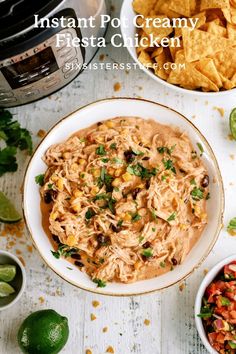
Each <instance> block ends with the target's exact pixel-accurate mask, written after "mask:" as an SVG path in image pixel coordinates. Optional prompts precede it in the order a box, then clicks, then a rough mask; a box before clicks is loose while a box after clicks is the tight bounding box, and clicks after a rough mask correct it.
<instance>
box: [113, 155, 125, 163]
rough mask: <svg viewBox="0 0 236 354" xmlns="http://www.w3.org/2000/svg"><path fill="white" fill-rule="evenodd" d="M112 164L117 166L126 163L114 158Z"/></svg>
mask: <svg viewBox="0 0 236 354" xmlns="http://www.w3.org/2000/svg"><path fill="white" fill-rule="evenodd" d="M112 162H113V163H116V164H123V163H124V161H123V160H121V159H119V158H118V157H114V158H113V159H112Z"/></svg>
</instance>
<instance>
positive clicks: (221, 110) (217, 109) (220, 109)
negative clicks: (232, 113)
mask: <svg viewBox="0 0 236 354" xmlns="http://www.w3.org/2000/svg"><path fill="white" fill-rule="evenodd" d="M213 109H214V110H216V111H218V112H219V113H220V115H221V117H222V118H223V117H224V115H225V110H224V108H221V107H213Z"/></svg>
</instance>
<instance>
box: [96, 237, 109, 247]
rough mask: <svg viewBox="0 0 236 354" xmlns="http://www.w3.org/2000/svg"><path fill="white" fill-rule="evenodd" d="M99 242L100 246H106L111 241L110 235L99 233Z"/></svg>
mask: <svg viewBox="0 0 236 354" xmlns="http://www.w3.org/2000/svg"><path fill="white" fill-rule="evenodd" d="M97 242H98V245H99V247H101V246H106V245H107V244H109V243H110V237H109V236H105V235H103V234H99V235H97Z"/></svg>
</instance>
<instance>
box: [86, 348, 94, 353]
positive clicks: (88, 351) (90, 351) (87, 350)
mask: <svg viewBox="0 0 236 354" xmlns="http://www.w3.org/2000/svg"><path fill="white" fill-rule="evenodd" d="M85 354H93V353H92V350H90V349H86V352H85Z"/></svg>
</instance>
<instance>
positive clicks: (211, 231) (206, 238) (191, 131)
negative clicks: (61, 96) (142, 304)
mask: <svg viewBox="0 0 236 354" xmlns="http://www.w3.org/2000/svg"><path fill="white" fill-rule="evenodd" d="M122 116H126V117H127V116H136V117H141V118H144V119H148V118H152V119H154V120H156V121H158V122H160V123H162V124H167V125H168V124H169V125H174V126H177V127H179V129H181V130H182V131H185V132H186V133H187V134H188V136H189V137H190V139H191V141H192V143H193V145H194V147H195V148H196V150H197V149H198V147H197V143H201V144H202V146H203V148H204V151H205V153H204V154H203V162H204V164H205V166H206V168H207V170H208V172H209V176H210V180H211V181H214V183H213V182H212V183H211V186H210V193H211V198H210V200H209V201H208V210H207V211H208V216H209V223H208V225H207V226H206V228H205V229H204V232H203V234H202V236H201V238H200V239H199V241H198V242H197V243H196V245H195V246H194V247H193V249H192V250H191V252H190V253H189V255H188V256H187V258H186V259H185V261H184V263H183V264H181V265H179V266H178V267H175V269H174V270H173V271H172V272H168V273H167V274H164V275H161V276H159V277H157V278H153V279H149V280H145V281H139V282H136V283H132V284H121V283H108V285H107V286H106V287H105V288H96V285H95V284H94V283H93V282H92V281H91V280H90V278H89V277H88V276H87V275H86V274H85V273H83V272H81V271H80V270H78V268H77V267H76V266H74V265H73V264H70V263H68V261H66V260H65V259H56V258H55V257H53V255H52V253H51V249H52V245H51V243H50V241H49V239H48V237H47V235H46V234H45V232H44V230H43V227H42V215H41V210H40V195H39V187H38V185H37V184H36V183H35V176H37V175H39V174H41V173H44V172H45V171H46V169H47V166H46V165H45V163H44V162H43V161H42V157H43V155H44V153H45V152H46V150H47V149H48V148H49V147H50V146H51V145H52V144H56V143H59V142H62V141H64V140H66V139H67V138H68V137H69V136H70V135H72V134H73V133H75V132H76V131H78V130H80V129H83V128H86V127H89V126H90V125H92V124H94V123H97V122H101V121H103V120H106V119H111V118H115V117H122ZM23 209H24V215H25V220H26V224H27V225H28V229H29V231H30V233H31V235H32V238H33V241H34V243H35V245H36V247H37V249H38V251H39V253H40V254H41V256H42V257H43V259H44V260H45V262H46V263H47V264H48V265H49V267H51V268H52V269H53V270H54V271H55V272H56V273H57V274H58V275H60V276H61V277H62V278H63V279H65V280H66V281H68V282H69V283H72V284H74V285H75V286H77V287H79V288H82V289H84V290H89V291H93V292H97V293H101V294H105V295H119V296H122V295H129V296H130V295H139V294H144V293H149V292H152V291H156V290H161V289H164V288H167V287H169V286H171V285H173V284H175V283H177V282H178V281H180V280H183V279H184V278H185V277H187V276H188V275H189V274H191V273H192V272H193V270H194V269H196V268H197V267H198V266H199V264H200V263H201V262H202V261H203V260H204V259H205V258H206V257H207V255H208V254H209V252H210V251H211V249H212V247H213V246H214V244H215V242H216V240H217V238H218V234H219V232H220V230H221V227H222V216H223V210H224V192H223V183H222V178H221V174H220V171H219V167H218V164H217V161H216V158H215V156H214V153H213V151H212V149H211V147H210V146H209V144H208V142H207V140H206V139H205V138H204V137H203V135H202V134H201V133H200V131H199V130H198V129H197V128H196V127H195V126H194V125H193V124H192V123H191V122H190V121H189V120H188V119H187V118H185V117H184V116H183V115H182V114H180V113H178V112H176V111H174V110H172V109H170V108H168V107H165V106H163V105H160V104H158V103H155V102H151V101H147V100H139V99H129V98H114V99H106V100H102V101H98V102H95V103H92V104H89V105H87V106H85V107H82V108H81V109H79V110H78V111H76V112H74V113H72V114H70V115H69V116H67V117H65V118H64V119H62V120H61V121H60V122H58V123H57V124H56V125H55V126H54V127H53V128H52V129H51V130H50V131H49V133H48V134H47V135H46V137H45V138H44V139H43V140H42V142H41V144H40V145H39V146H38V148H37V149H36V151H35V153H34V155H33V157H32V159H31V161H30V162H29V165H28V168H27V171H26V175H25V180H24V195H23ZM68 266H69V268H70V269H68Z"/></svg>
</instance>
